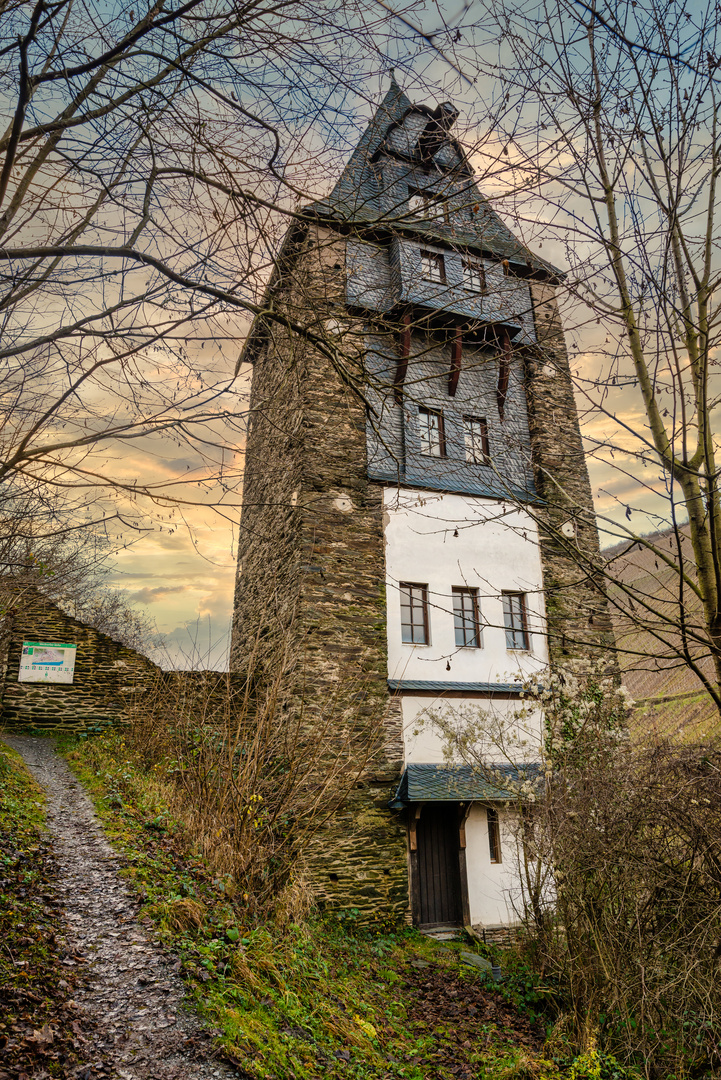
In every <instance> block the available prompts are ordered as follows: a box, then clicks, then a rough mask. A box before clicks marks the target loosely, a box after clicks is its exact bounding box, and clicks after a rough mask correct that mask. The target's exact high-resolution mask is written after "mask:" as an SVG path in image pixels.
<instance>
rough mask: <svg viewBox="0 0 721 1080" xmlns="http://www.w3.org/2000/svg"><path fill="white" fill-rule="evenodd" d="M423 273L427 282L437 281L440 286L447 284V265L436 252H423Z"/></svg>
mask: <svg viewBox="0 0 721 1080" xmlns="http://www.w3.org/2000/svg"><path fill="white" fill-rule="evenodd" d="M421 271H422V273H423V277H424V279H425V280H426V281H435V282H437V283H438V284H439V285H445V283H446V264H445V261H444V259H443V256H442V255H439V254H438V253H437V252H435V251H422V252H421Z"/></svg>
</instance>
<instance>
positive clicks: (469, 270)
mask: <svg viewBox="0 0 721 1080" xmlns="http://www.w3.org/2000/svg"><path fill="white" fill-rule="evenodd" d="M463 284H464V285H465V287H466V288H467V289H471V290H472V292H478V293H484V292H485V291H486V272H485V270H484V269H483V265H482V263H479V262H473V261H471V260H470V259H469V260H468V261H467V262H466V261H464V263H463Z"/></svg>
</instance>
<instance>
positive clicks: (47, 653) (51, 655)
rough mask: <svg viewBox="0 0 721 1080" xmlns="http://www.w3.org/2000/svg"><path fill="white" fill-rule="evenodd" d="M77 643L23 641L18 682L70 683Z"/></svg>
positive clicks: (73, 670) (73, 671)
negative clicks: (61, 643)
mask: <svg viewBox="0 0 721 1080" xmlns="http://www.w3.org/2000/svg"><path fill="white" fill-rule="evenodd" d="M76 650H77V645H59V644H57V643H56V642H54V641H23V651H22V656H21V658H20V673H19V675H18V682H52V683H71V682H72V681H73V675H74V673H75V653H76Z"/></svg>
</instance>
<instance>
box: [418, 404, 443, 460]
mask: <svg viewBox="0 0 721 1080" xmlns="http://www.w3.org/2000/svg"><path fill="white" fill-rule="evenodd" d="M418 427H419V433H420V439H421V453H422V454H427V455H428V456H429V457H445V456H446V439H445V434H444V431H443V413H442V412H436V410H435V409H423V408H420V409H419V410H418Z"/></svg>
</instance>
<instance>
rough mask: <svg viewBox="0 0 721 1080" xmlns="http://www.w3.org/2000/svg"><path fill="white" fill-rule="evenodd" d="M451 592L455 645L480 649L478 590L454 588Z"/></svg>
mask: <svg viewBox="0 0 721 1080" xmlns="http://www.w3.org/2000/svg"><path fill="white" fill-rule="evenodd" d="M452 593H453V625H454V627H455V631H456V645H459V646H466V647H468V648H471V649H480V647H481V630H480V626H479V625H478V590H477V589H455V588H454V589H453V590H452Z"/></svg>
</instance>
